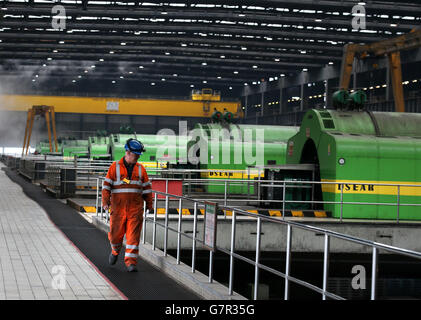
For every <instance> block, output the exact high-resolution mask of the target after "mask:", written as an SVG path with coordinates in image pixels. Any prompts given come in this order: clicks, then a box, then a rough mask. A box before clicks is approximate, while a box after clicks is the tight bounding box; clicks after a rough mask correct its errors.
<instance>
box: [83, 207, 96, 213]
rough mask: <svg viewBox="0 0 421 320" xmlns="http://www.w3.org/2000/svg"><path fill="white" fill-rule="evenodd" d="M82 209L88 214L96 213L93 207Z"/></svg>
mask: <svg viewBox="0 0 421 320" xmlns="http://www.w3.org/2000/svg"><path fill="white" fill-rule="evenodd" d="M83 209H85V212H89V213H95V212H96V208H95V207H83Z"/></svg>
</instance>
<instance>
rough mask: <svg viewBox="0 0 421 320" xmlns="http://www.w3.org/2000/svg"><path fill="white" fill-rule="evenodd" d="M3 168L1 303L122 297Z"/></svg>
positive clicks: (0, 193)
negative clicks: (10, 300) (22, 300)
mask: <svg viewBox="0 0 421 320" xmlns="http://www.w3.org/2000/svg"><path fill="white" fill-rule="evenodd" d="M3 167H4V165H3V164H1V163H0V299H3V300H4V299H25V300H29V299H30V300H32V299H60V300H61V299H73V300H77V299H83V300H88V299H100V300H104V299H111V300H116V299H118V300H120V299H125V298H126V297H125V296H124V295H123V294H122V293H121V292H120V291H119V290H118V289H116V288H115V287H114V286H113V285H112V284H111V283H110V282H109V281H108V280H107V279H106V278H105V277H104V276H103V275H102V274H101V273H100V272H99V271H98V269H97V268H96V267H94V266H93V265H92V264H91V262H90V261H89V260H88V259H87V258H86V257H85V256H84V255H83V254H82V253H81V252H80V251H79V250H78V249H77V248H76V247H75V246H74V245H73V244H72V243H71V242H70V241H69V240H68V239H67V237H65V235H64V234H63V233H62V232H61V231H60V230H59V229H58V228H57V227H56V226H55V225H54V224H53V223H52V221H51V220H50V219H49V217H48V216H47V214H46V213H45V211H44V210H43V209H42V208H41V207H40V206H39V205H38V204H37V203H36V202H34V201H33V200H31V199H29V198H28V197H27V196H26V195H25V194H24V193H23V192H22V188H21V187H20V186H19V185H17V184H15V183H14V182H12V181H11V180H10V179H9V178H8V177H7V176H6V174H5V172H4V171H3V170H1V168H3Z"/></svg>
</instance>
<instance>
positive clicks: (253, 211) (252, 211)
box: [247, 210, 259, 214]
mask: <svg viewBox="0 0 421 320" xmlns="http://www.w3.org/2000/svg"><path fill="white" fill-rule="evenodd" d="M247 212H250V213H254V214H259V213H258V212H257V210H247Z"/></svg>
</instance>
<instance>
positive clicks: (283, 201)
mask: <svg viewBox="0 0 421 320" xmlns="http://www.w3.org/2000/svg"><path fill="white" fill-rule="evenodd" d="M285 189H286V183H285V178H284V187H283V190H282V219H283V220H285V194H286V192H285Z"/></svg>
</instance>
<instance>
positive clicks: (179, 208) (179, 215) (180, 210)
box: [177, 199, 183, 264]
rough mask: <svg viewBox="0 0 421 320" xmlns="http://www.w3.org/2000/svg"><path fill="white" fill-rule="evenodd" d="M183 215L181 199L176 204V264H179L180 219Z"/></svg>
mask: <svg viewBox="0 0 421 320" xmlns="http://www.w3.org/2000/svg"><path fill="white" fill-rule="evenodd" d="M182 215H183V206H182V199H180V200H179V203H178V229H177V231H178V232H177V264H180V247H181V217H182Z"/></svg>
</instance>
